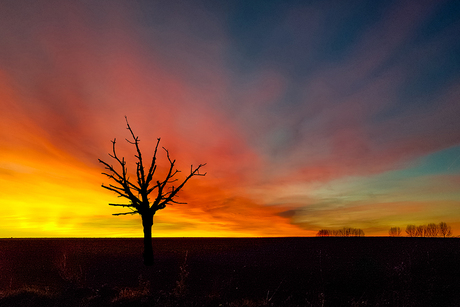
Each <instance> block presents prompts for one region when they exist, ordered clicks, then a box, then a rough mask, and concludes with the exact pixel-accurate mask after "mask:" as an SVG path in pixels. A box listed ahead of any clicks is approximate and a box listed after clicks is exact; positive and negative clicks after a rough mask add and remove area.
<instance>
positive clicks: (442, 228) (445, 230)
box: [438, 222, 452, 238]
mask: <svg viewBox="0 0 460 307" xmlns="http://www.w3.org/2000/svg"><path fill="white" fill-rule="evenodd" d="M438 227H439V234H440V235H441V236H443V237H444V238H445V237H450V236H452V228H451V227H450V226H448V225H447V224H446V223H444V222H441V223H439V226H438Z"/></svg>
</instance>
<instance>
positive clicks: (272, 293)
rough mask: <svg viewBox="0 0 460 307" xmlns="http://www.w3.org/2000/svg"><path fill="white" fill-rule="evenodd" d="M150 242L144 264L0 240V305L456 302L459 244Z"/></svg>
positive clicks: (101, 245)
mask: <svg viewBox="0 0 460 307" xmlns="http://www.w3.org/2000/svg"><path fill="white" fill-rule="evenodd" d="M153 244H154V250H155V257H156V258H155V261H156V263H155V265H154V266H153V267H149V268H146V267H144V265H143V263H142V256H141V253H142V239H1V240H0V276H1V279H0V290H2V292H1V293H0V306H17V305H18V304H19V305H22V306H27V305H35V306H41V305H42V304H46V305H49V306H103V305H109V306H128V305H129V306H140V305H142V306H153V305H156V306H180V305H182V306H184V305H185V306H219V305H220V306H262V305H265V306H270V305H274V306H460V280H459V276H460V275H459V274H460V257H459V256H460V239H456V238H446V239H444V238H383V237H381V238H371V237H364V238H343V237H342V238H337V237H331V238H244V239H241V238H238V239H232V238H212V239H208V238H186V239H154V243H153ZM186 255H187V259H186ZM185 260H186V262H185ZM184 262H185V265H184Z"/></svg>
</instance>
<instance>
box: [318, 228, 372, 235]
mask: <svg viewBox="0 0 460 307" xmlns="http://www.w3.org/2000/svg"><path fill="white" fill-rule="evenodd" d="M316 236H317V237H327V236H334V237H364V231H363V230H362V229H359V228H351V227H343V228H342V229H338V230H328V229H321V230H320V231H318V233H317V234H316Z"/></svg>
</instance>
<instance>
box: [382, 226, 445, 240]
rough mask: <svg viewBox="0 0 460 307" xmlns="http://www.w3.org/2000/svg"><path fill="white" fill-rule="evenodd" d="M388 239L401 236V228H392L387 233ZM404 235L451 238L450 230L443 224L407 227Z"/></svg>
mask: <svg viewBox="0 0 460 307" xmlns="http://www.w3.org/2000/svg"><path fill="white" fill-rule="evenodd" d="M388 234H389V236H390V237H399V236H401V228H399V227H392V228H390V230H389V231H388ZM406 234H407V236H408V237H444V238H445V237H451V236H452V228H451V227H450V226H449V225H447V224H446V223H444V222H441V223H439V224H435V223H430V224H428V225H419V226H416V225H407V227H406Z"/></svg>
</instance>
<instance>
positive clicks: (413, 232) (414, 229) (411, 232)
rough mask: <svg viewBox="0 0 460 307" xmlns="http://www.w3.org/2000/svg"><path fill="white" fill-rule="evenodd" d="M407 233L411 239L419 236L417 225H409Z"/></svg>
mask: <svg viewBox="0 0 460 307" xmlns="http://www.w3.org/2000/svg"><path fill="white" fill-rule="evenodd" d="M406 233H407V235H408V236H409V237H415V236H417V226H415V225H407V227H406Z"/></svg>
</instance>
